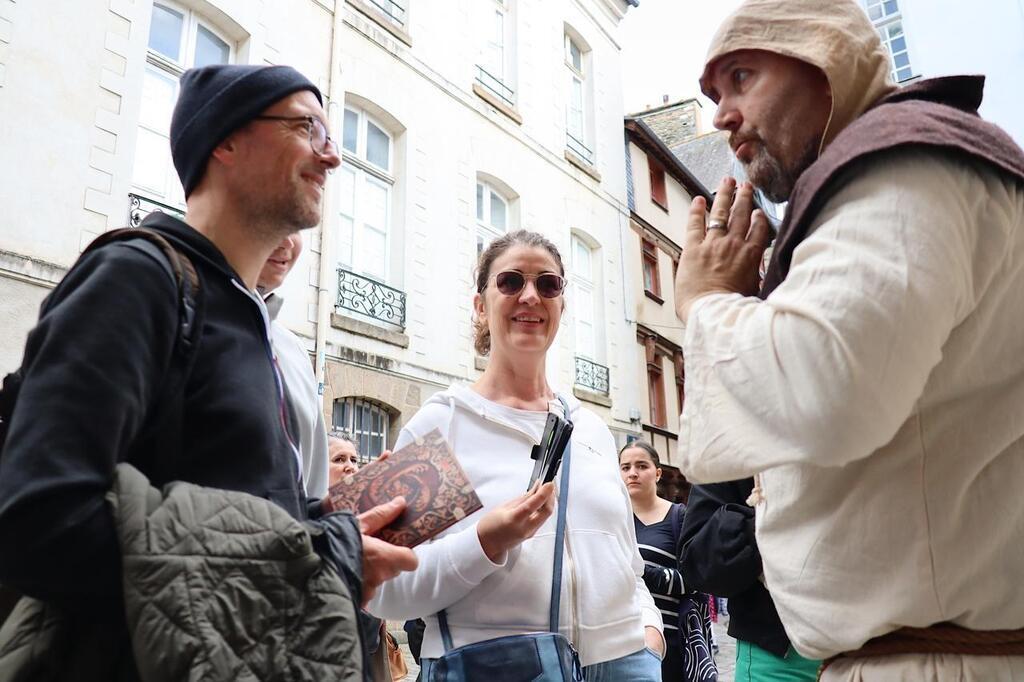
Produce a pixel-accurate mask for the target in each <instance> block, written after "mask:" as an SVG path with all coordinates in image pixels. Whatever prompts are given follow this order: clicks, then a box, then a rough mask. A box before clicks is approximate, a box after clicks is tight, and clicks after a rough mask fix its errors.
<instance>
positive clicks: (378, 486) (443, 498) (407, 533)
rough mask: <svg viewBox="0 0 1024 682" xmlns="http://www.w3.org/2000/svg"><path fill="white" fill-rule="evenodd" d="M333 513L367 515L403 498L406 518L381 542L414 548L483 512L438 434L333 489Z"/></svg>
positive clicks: (387, 530)
mask: <svg viewBox="0 0 1024 682" xmlns="http://www.w3.org/2000/svg"><path fill="white" fill-rule="evenodd" d="M327 495H328V497H329V498H330V502H331V507H332V508H333V509H337V510H344V509H347V510H351V511H354V512H356V513H357V514H358V513H359V512H364V511H366V510H367V509H370V508H371V507H375V506H377V505H378V504H384V503H385V502H390V501H391V500H393V499H394V498H396V497H398V496H399V495H401V496H403V497H405V501H406V504H407V505H408V506H407V507H406V509H405V513H403V514H402V515H401V516H399V517H398V518H397V519H395V521H394V522H393V523H392V524H391V525H389V526H388V527H387V528H385V529H383V530H382V531H381V532H380V533H378V536H379V537H380V538H381V539H382V540H386V541H387V542H390V543H391V544H394V545H401V546H403V547H415V546H416V545H418V544H420V543H421V542H424V541H425V540H429V539H430V538H432V537H434V536H435V535H437V534H438V533H440V532H441V531H443V530H444V529H445V528H448V527H449V526H451V525H452V524H454V523H456V522H458V521H461V520H462V519H464V518H466V517H467V516H468V515H470V514H472V513H473V512H475V511H476V510H478V509H480V508H481V507H482V506H483V504H482V503H481V502H480V498H479V497H477V494H476V492H475V491H474V490H473V486H472V484H471V483H470V482H469V478H468V477H467V476H466V472H465V471H463V470H462V467H461V466H460V465H459V461H458V460H457V459H456V458H455V454H454V453H453V452H452V451H451V448H449V447H448V443H447V442H446V441H445V439H444V436H442V435H441V432H440V431H439V430H437V429H434V430H433V431H431V432H430V433H428V434H426V435H425V436H423V437H422V438H418V439H416V441H414V442H412V443H410V444H408V445H406V446H405V447H404V448H402V449H401V450H396V451H395V452H393V453H391V455H390V456H389V457H388V458H387V459H385V460H383V461H380V460H378V461H375V462H370V463H369V464H367V465H366V466H365V467H363V468H362V469H360V470H359V471H358V472H356V473H355V474H353V475H351V476H348V477H346V478H345V479H343V480H342V481H339V482H338V483H336V484H334V485H333V486H331V489H330V490H329V491H328V492H327Z"/></svg>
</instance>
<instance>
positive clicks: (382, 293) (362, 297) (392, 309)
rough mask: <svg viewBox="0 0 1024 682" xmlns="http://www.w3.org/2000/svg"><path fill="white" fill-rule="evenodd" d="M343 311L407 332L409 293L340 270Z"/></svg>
mask: <svg viewBox="0 0 1024 682" xmlns="http://www.w3.org/2000/svg"><path fill="white" fill-rule="evenodd" d="M337 305H338V307H339V308H344V309H345V310H351V311H352V312H356V313H360V314H362V315H366V316H368V317H372V318H373V319H375V320H380V321H381V322H386V323H388V324H393V325H395V326H396V327H400V328H402V329H405V292H404V291H400V290H399V289H395V288H394V287H389V286H388V285H387V284H381V283H380V282H377V281H375V280H372V279H370V278H369V277H363V276H362V275H357V274H356V273H354V272H352V271H350V270H346V269H345V268H338V303H337Z"/></svg>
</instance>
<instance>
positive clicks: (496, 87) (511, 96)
mask: <svg viewBox="0 0 1024 682" xmlns="http://www.w3.org/2000/svg"><path fill="white" fill-rule="evenodd" d="M476 82H477V83H479V84H480V85H481V86H483V87H484V88H485V89H486V90H487V91H489V92H491V93H493V94H494V96H495V97H497V98H498V99H500V100H501V101H502V102H504V103H505V104H507V105H509V106H510V107H514V106H515V105H516V93H515V90H513V89H512V88H510V87H508V86H507V85H505V84H504V83H503V82H502V81H501V79H500V78H498V77H497V76H494V75H492V74H491V73H489V72H488V71H487V69H485V68H484V67H482V66H480V65H479V64H477V65H476Z"/></svg>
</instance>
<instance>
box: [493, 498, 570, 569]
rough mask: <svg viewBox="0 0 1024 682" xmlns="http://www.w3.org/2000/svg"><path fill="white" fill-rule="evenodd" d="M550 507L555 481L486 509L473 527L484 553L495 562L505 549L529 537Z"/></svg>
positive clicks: (551, 510)
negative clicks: (489, 509) (488, 509)
mask: <svg viewBox="0 0 1024 682" xmlns="http://www.w3.org/2000/svg"><path fill="white" fill-rule="evenodd" d="M554 510H555V484H554V483H545V484H544V485H542V486H539V487H538V486H536V485H534V487H533V489H532V490H530V491H529V492H528V493H526V494H525V495H523V496H522V497H517V498H515V499H512V500H509V501H508V502H506V503H505V504H503V505H501V506H499V507H495V508H494V509H492V510H491V511H489V512H487V514H485V515H484V517H483V518H482V519H480V523H478V524H477V527H476V534H477V537H479V538H480V546H481V547H482V548H483V550H484V554H486V555H487V558H488V559H490V560H491V561H492V562H494V563H498V562H499V560H501V559H502V557H504V555H505V552H507V551H508V550H510V549H512V548H513V547H517V546H519V544H520V543H521V542H522V541H523V540H525V539H527V538H531V537H533V534H534V533H536V532H537V529H538V528H540V527H541V525H542V524H543V523H544V522H545V521H547V520H548V517H550V516H551V513H552V512H553V511H554Z"/></svg>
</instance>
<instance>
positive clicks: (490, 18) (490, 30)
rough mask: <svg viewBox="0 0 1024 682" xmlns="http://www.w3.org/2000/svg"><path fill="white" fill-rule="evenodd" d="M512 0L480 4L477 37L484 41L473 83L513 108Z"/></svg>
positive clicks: (489, 1) (490, 1) (514, 101)
mask: <svg viewBox="0 0 1024 682" xmlns="http://www.w3.org/2000/svg"><path fill="white" fill-rule="evenodd" d="M513 2H514V0H482V2H480V11H481V17H480V28H479V34H480V35H481V36H483V37H484V42H483V44H482V45H481V46H480V60H479V61H478V62H477V73H476V81H477V83H479V84H480V85H482V86H483V87H484V88H486V89H487V90H488V91H489V92H490V93H491V94H493V95H495V96H497V97H498V98H499V99H501V101H503V102H504V103H505V104H507V105H508V106H510V107H511V106H515V103H516V98H515V87H514V86H513V81H514V78H513V55H514V51H515V50H514V47H515V46H514V45H513V40H512V36H513V30H512V29H513V15H512V3H513Z"/></svg>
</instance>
